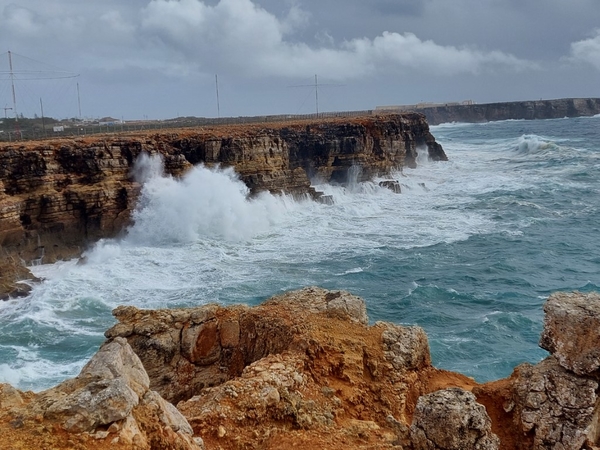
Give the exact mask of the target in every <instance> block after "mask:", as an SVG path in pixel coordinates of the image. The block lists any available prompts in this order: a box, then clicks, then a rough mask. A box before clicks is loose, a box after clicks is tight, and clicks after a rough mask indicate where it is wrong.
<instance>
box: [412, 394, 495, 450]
mask: <svg viewBox="0 0 600 450" xmlns="http://www.w3.org/2000/svg"><path fill="white" fill-rule="evenodd" d="M410 437H411V441H412V445H413V448H414V449H415V450H438V449H439V450H497V449H498V448H499V444H500V441H499V440H498V437H497V436H496V435H495V434H493V433H492V430H491V421H490V418H489V416H488V415H487V412H486V411H485V408H484V407H483V405H480V404H479V403H477V401H476V399H475V396H474V395H473V394H471V393H470V392H467V391H464V390H462V389H459V388H453V389H446V390H441V391H437V392H433V393H431V394H428V395H424V396H422V397H420V398H419V401H418V402H417V408H416V409H415V414H414V418H413V423H412V425H411V427H410Z"/></svg>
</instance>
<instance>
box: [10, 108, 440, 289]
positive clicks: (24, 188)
mask: <svg viewBox="0 0 600 450" xmlns="http://www.w3.org/2000/svg"><path fill="white" fill-rule="evenodd" d="M418 148H422V149H425V151H427V152H428V155H429V157H430V158H431V159H433V160H446V159H447V157H446V155H445V153H444V150H443V149H442V147H441V146H440V145H439V144H438V143H437V142H436V141H435V138H434V137H433V136H432V135H431V133H430V132H429V126H428V124H427V121H426V120H425V117H424V116H423V115H421V114H416V113H406V114H395V115H381V116H368V117H355V118H345V119H319V120H313V121H298V122H278V123H270V124H269V123H265V124H256V125H228V126H220V127H198V128H190V129H178V130H168V131H164V132H160V133H156V132H152V133H151V132H140V133H135V134H110V135H103V136H92V137H80V138H78V139H68V140H67V139H59V140H47V141H37V142H35V141H34V142H26V143H12V144H1V145H0V245H1V249H2V252H3V254H4V255H3V260H4V261H5V264H6V265H7V267H9V266H10V267H12V268H11V269H10V270H8V269H6V270H2V271H0V298H6V297H7V296H13V297H14V296H15V295H19V293H20V292H21V285H18V284H15V282H16V281H17V280H21V279H23V278H27V276H26V275H25V276H23V274H22V273H21V272H22V269H21V268H20V267H19V266H21V265H22V264H23V263H27V264H30V263H31V262H32V261H42V262H54V261H56V260H60V259H69V258H71V257H75V256H79V255H81V253H82V251H83V250H84V249H85V248H86V246H87V245H90V244H92V243H93V242H95V241H97V240H98V239H100V238H107V237H114V236H116V235H117V234H118V233H119V232H121V231H122V230H124V229H125V228H126V226H127V225H128V224H129V222H130V217H131V213H132V211H133V209H134V208H135V205H136V203H137V198H138V195H139V192H140V188H141V186H140V184H139V183H138V182H137V181H136V180H135V178H134V176H133V174H132V171H133V168H134V165H135V162H136V160H137V158H138V156H139V155H140V154H142V153H147V154H149V155H161V157H162V158H163V161H164V170H165V173H166V174H168V175H172V176H175V177H178V176H181V175H182V174H184V173H185V172H186V171H187V170H189V169H190V168H191V167H193V166H194V165H198V164H204V165H206V166H208V167H213V166H217V165H219V166H221V167H232V168H234V169H235V171H236V173H237V174H239V176H240V179H241V180H242V181H243V182H244V183H245V184H246V185H247V186H248V189H249V191H250V194H251V195H252V194H254V193H257V192H260V191H270V192H272V193H282V192H284V193H286V194H290V195H295V196H311V197H312V198H314V199H319V198H320V197H321V194H320V193H318V192H316V191H315V190H314V189H313V188H312V187H311V179H312V178H318V179H320V180H323V181H325V182H331V183H341V184H343V183H347V182H348V181H358V182H360V181H365V180H368V179H372V178H373V177H375V176H384V175H386V174H389V173H390V172H391V171H393V170H396V169H401V168H403V167H414V166H415V165H416V157H417V149H418ZM352 176H354V177H355V178H356V180H350V177H352ZM388 187H389V188H390V189H392V190H394V191H396V192H397V191H399V185H398V184H397V183H395V184H394V182H393V181H390V183H389V184H388ZM322 200H323V201H329V200H330V199H322Z"/></svg>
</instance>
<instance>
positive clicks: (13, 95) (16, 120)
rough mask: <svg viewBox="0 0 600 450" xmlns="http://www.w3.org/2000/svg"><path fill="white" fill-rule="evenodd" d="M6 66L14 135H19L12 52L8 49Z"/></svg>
mask: <svg viewBox="0 0 600 450" xmlns="http://www.w3.org/2000/svg"><path fill="white" fill-rule="evenodd" d="M8 67H9V70H10V84H11V87H12V99H13V111H14V112H15V137H16V134H17V133H19V135H20V134H21V131H20V130H19V114H17V95H16V94H15V73H14V71H13V64H12V53H11V51H10V50H9V51H8Z"/></svg>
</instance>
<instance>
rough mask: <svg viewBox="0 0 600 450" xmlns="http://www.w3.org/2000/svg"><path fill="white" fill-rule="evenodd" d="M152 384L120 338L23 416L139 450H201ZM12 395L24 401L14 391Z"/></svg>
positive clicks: (184, 422)
mask: <svg viewBox="0 0 600 450" xmlns="http://www.w3.org/2000/svg"><path fill="white" fill-rule="evenodd" d="M149 385H150V380H149V378H148V374H147V373H146V371H145V370H144V367H143V365H142V363H141V361H140V359H139V358H138V357H137V355H136V354H135V353H134V352H133V350H132V349H131V347H130V346H129V344H128V343H127V340H125V339H124V338H116V339H114V340H112V341H108V342H106V343H105V344H104V345H102V347H101V348H100V350H99V351H98V352H97V353H96V354H95V355H94V356H93V357H92V359H91V360H90V361H89V362H88V363H87V364H86V365H85V367H84V368H83V369H82V370H81V372H80V374H79V375H78V376H77V377H76V378H74V379H72V380H67V381H65V382H63V383H61V384H59V385H58V386H56V387H54V388H52V389H49V390H47V391H44V392H41V393H40V394H39V395H37V396H36V397H35V398H34V399H33V401H32V402H31V403H30V404H29V405H27V408H26V411H27V413H20V416H21V417H24V418H26V417H34V418H35V420H37V421H39V420H45V421H49V422H52V423H57V424H58V425H59V426H60V428H62V429H64V430H65V431H67V432H69V433H72V434H81V433H87V434H88V435H92V436H93V437H94V438H95V439H97V440H104V439H109V440H110V441H111V442H112V443H114V444H120V445H125V446H132V447H134V448H136V449H148V450H149V449H157V448H161V449H162V448H164V449H179V450H184V449H187V450H196V449H199V448H200V447H199V445H198V444H197V442H196V441H194V439H193V431H192V428H191V427H190V425H189V423H188V422H187V420H186V419H185V418H184V417H183V416H182V415H181V413H180V412H179V411H178V410H177V409H176V408H175V407H174V406H173V405H171V404H170V403H168V402H167V401H165V400H164V399H163V398H162V397H161V396H160V395H159V394H158V393H157V392H154V391H151V390H150V389H149ZM4 391H6V390H5V389H3V392H4ZM8 392H9V394H10V390H9V391H8ZM9 397H10V399H12V400H11V401H12V402H13V403H15V402H17V403H18V398H17V397H16V396H15V395H14V393H12V394H11V395H10V396H9ZM3 403H4V402H3Z"/></svg>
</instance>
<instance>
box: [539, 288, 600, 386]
mask: <svg viewBox="0 0 600 450" xmlns="http://www.w3.org/2000/svg"><path fill="white" fill-rule="evenodd" d="M544 312H545V313H546V315H545V318H544V331H543V333H542V337H541V340H540V347H542V348H544V349H546V350H548V351H549V352H550V353H552V354H553V355H554V356H555V357H556V359H557V360H558V362H559V363H560V365H561V366H563V367H564V368H565V369H568V370H571V371H573V372H575V373H576V374H578V375H586V374H589V373H592V372H594V371H596V370H597V369H598V368H599V367H600V295H598V294H597V293H589V294H582V293H579V292H574V293H555V294H552V295H551V296H550V297H549V298H548V301H547V302H546V304H545V305H544Z"/></svg>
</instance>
